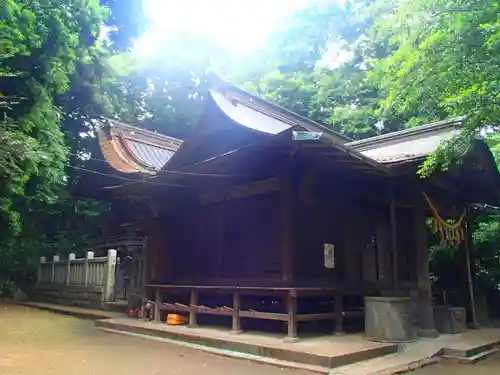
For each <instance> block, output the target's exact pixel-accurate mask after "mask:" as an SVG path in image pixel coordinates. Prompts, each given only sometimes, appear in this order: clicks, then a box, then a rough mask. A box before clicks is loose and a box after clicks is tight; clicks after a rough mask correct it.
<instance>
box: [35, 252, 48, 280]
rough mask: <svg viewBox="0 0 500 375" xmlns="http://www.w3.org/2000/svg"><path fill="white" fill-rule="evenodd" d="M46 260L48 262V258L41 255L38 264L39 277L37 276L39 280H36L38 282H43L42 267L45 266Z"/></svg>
mask: <svg viewBox="0 0 500 375" xmlns="http://www.w3.org/2000/svg"><path fill="white" fill-rule="evenodd" d="M46 262H47V258H45V257H40V264H39V265H38V277H37V280H36V283H37V284H41V283H42V268H43V265H44V264H45V263H46Z"/></svg>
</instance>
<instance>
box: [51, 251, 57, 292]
mask: <svg viewBox="0 0 500 375" xmlns="http://www.w3.org/2000/svg"><path fill="white" fill-rule="evenodd" d="M57 262H59V255H54V256H53V257H52V273H51V275H50V285H54V283H55V281H56V263H57Z"/></svg>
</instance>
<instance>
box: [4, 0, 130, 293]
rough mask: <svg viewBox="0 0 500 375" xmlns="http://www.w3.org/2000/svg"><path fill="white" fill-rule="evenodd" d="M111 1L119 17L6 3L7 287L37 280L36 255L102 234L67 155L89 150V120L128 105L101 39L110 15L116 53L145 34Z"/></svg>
mask: <svg viewBox="0 0 500 375" xmlns="http://www.w3.org/2000/svg"><path fill="white" fill-rule="evenodd" d="M109 3H110V4H109V5H110V8H111V11H110V9H107V8H106V7H103V6H102V4H101V3H100V2H99V1H98V0H36V1H31V0H30V1H26V0H1V1H0V20H1V22H0V193H1V197H2V198H1V199H0V225H1V227H0V228H1V229H0V284H1V285H10V284H11V283H12V282H13V281H16V282H19V281H22V280H24V281H27V280H29V276H30V275H32V272H33V266H34V265H35V264H36V261H37V260H38V256H40V255H48V253H49V252H50V253H54V252H58V253H61V252H62V253H67V252H69V251H72V250H75V249H82V248H84V247H86V246H88V245H89V243H90V240H91V238H90V237H92V236H94V238H92V241H94V240H95V236H96V235H98V232H99V231H98V229H99V226H100V225H99V223H100V222H101V220H102V218H101V216H102V215H101V214H102V213H103V212H104V211H105V207H103V206H102V204H101V203H99V202H96V201H93V200H90V199H82V198H79V197H77V196H75V195H74V194H73V193H72V191H73V190H74V188H75V186H76V185H77V184H78V180H79V177H78V176H76V175H75V173H74V171H73V170H71V169H68V168H67V165H68V162H69V160H68V156H69V151H71V152H73V153H74V152H76V151H78V150H80V149H82V148H84V147H85V146H86V145H84V144H82V142H81V140H80V138H81V137H79V133H80V132H81V131H82V129H86V130H88V129H89V126H88V124H89V122H88V119H89V118H90V117H88V116H93V117H92V118H96V117H98V116H100V115H102V114H105V113H107V114H110V113H111V112H112V109H111V107H112V106H113V105H114V104H116V103H117V102H118V101H119V99H120V98H121V96H119V95H115V96H113V95H114V94H115V91H113V90H109V91H110V93H108V92H107V90H108V89H110V88H111V83H112V82H113V78H112V77H111V74H110V73H109V72H110V70H109V69H106V59H107V58H108V57H109V56H110V53H111V52H110V49H109V48H108V47H106V46H105V45H104V44H103V42H101V41H100V40H99V36H100V31H101V29H102V26H103V25H104V24H105V22H106V19H107V17H108V16H109V15H110V14H111V18H110V20H109V21H108V23H107V25H108V27H110V28H111V29H112V30H113V31H114V32H115V34H114V36H116V38H118V39H119V38H122V39H121V40H116V43H111V44H112V45H113V49H114V50H116V49H117V48H118V47H119V46H123V45H125V44H126V45H127V46H128V45H129V44H128V41H129V38H130V35H132V34H134V33H136V32H137V27H135V25H133V26H131V27H130V28H128V29H126V27H124V22H125V23H126V19H123V18H121V17H120V11H119V10H120V9H121V13H123V8H119V7H118V5H117V4H116V3H115V2H112V1H110V2H109ZM129 3H130V2H129ZM106 4H108V2H106ZM106 4H105V5H106ZM136 4H137V3H136ZM76 10H77V11H76ZM114 11H115V12H116V13H113V12H114ZM128 16H129V20H130V18H131V17H130V15H128ZM113 22H116V23H115V24H113ZM127 33H129V34H127ZM123 38H125V39H123ZM113 41H114V40H112V42H113ZM106 111H107V112H106ZM73 161H74V160H73ZM82 208H85V209H82Z"/></svg>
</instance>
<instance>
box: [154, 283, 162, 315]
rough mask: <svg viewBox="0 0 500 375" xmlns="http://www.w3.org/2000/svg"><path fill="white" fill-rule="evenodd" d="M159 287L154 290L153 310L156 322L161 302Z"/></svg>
mask: <svg viewBox="0 0 500 375" xmlns="http://www.w3.org/2000/svg"><path fill="white" fill-rule="evenodd" d="M161 302H162V301H161V296H160V289H156V290H155V312H154V318H155V322H156V323H160V321H161V320H160V304H161Z"/></svg>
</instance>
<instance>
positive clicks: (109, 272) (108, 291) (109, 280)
mask: <svg viewBox="0 0 500 375" xmlns="http://www.w3.org/2000/svg"><path fill="white" fill-rule="evenodd" d="M115 272H116V250H114V249H111V250H108V260H107V262H106V269H105V271H104V277H105V278H104V296H103V297H104V298H103V300H104V301H105V302H112V301H113V300H114V294H115V293H114V292H115V278H116V275H115Z"/></svg>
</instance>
